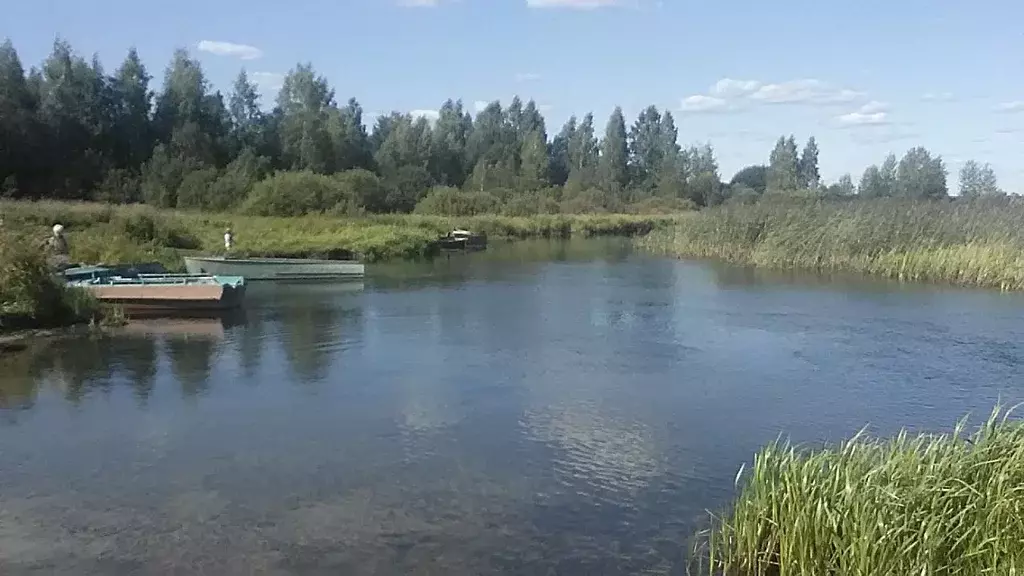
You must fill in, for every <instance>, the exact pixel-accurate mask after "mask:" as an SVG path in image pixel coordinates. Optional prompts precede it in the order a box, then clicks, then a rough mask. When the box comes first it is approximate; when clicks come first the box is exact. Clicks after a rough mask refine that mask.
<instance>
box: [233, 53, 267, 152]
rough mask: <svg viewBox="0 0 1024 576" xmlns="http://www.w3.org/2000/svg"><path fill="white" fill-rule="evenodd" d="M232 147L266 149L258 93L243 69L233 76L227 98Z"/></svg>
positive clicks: (264, 123)
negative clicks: (233, 79) (233, 81)
mask: <svg viewBox="0 0 1024 576" xmlns="http://www.w3.org/2000/svg"><path fill="white" fill-rule="evenodd" d="M228 110H229V112H230V114H231V137H232V140H233V141H234V149H235V150H238V151H241V150H244V149H246V148H248V149H250V150H253V151H257V152H262V151H264V150H265V149H266V144H267V142H266V119H265V116H264V114H263V109H262V108H260V93H259V89H258V88H257V87H256V83H255V82H252V81H250V80H249V75H248V74H247V73H246V71H245V70H244V69H243V70H242V71H241V72H239V73H238V76H237V77H236V78H235V83H234V86H233V87H232V90H231V95H230V97H229V98H228Z"/></svg>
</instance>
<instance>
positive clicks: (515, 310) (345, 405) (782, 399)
mask: <svg viewBox="0 0 1024 576" xmlns="http://www.w3.org/2000/svg"><path fill="white" fill-rule="evenodd" d="M368 273H369V276H368V277H367V279H366V280H365V281H364V282H363V283H362V284H355V285H351V284H350V285H336V284H306V285H301V284H296V285H255V284H254V285H251V286H250V292H249V294H248V301H247V308H246V311H245V313H244V315H240V316H238V317H230V318H224V319H219V320H206V321H190V322H185V321H176V322H147V323H141V324H138V325H134V326H132V327H130V328H128V329H125V330H124V331H123V332H119V333H117V334H113V335H109V336H106V337H102V338H100V337H92V338H77V339H68V340H63V341H58V342H54V343H50V344H46V345H43V344H38V345H34V346H33V347H31V348H30V349H29V350H26V351H24V352H22V353H19V354H16V355H11V356H7V357H5V358H2V359H0V574H4V575H22V574H47V575H51V574H60V575H64V574H67V575H72V574H73V575H90V574H104V575H108V574H113V575H118V574H133V575H135V574H140V575H149V574H153V575H156V574H160V575H162V574H211V575H234V574H273V575H291V574H332V575H333V574H352V575H363V574H367V575H369V574H374V575H376V574H381V575H384V574H387V575H391V574H439V575H471V574H472V575H477V574H531V575H534V574H540V575H544V574H559V575H576V574H606V575H615V574H639V573H648V574H683V573H684V572H685V565H684V562H685V558H686V551H687V550H686V547H687V543H688V542H689V540H690V538H691V535H692V534H693V533H694V531H695V530H697V529H698V528H700V526H701V522H702V521H703V519H704V518H705V515H706V512H705V511H706V510H707V509H713V510H714V509H720V508H721V507H722V506H725V505H727V503H728V501H729V498H730V497H731V495H732V490H733V479H734V477H735V474H736V472H737V470H738V469H739V467H740V465H741V464H742V463H743V462H745V461H748V460H749V459H750V458H751V456H752V454H753V453H754V451H755V450H756V449H757V448H758V447H759V446H761V445H763V444H765V443H767V442H769V441H771V440H773V439H774V438H776V437H777V436H778V435H779V434H786V435H789V436H791V437H792V438H793V439H794V440H797V441H801V442H808V443H816V442H821V441H828V440H839V439H841V438H843V437H846V436H849V435H851V434H853V433H855V432H856V431H857V430H859V429H860V428H861V427H863V426H864V425H866V424H870V425H871V428H870V430H871V431H872V432H874V433H878V434H891V433H893V432H895V431H897V430H898V429H899V428H900V427H904V426H905V427H909V428H911V429H914V430H925V431H943V430H947V429H949V428H951V426H952V425H953V424H954V422H955V421H956V420H957V419H958V418H959V417H961V416H963V415H964V414H966V413H967V412H969V411H971V412H973V413H975V414H979V415H984V414H985V413H987V412H988V411H989V410H990V409H991V408H992V406H993V405H994V404H995V403H996V402H997V401H998V400H1000V399H1002V400H1003V401H1004V402H1006V403H1011V404H1012V403H1015V402H1019V401H1022V400H1024V377H1022V376H1024V297H1022V296H1020V295H1007V294H999V293H995V292H989V291H980V290H957V289H950V288H940V287H934V286H932V287H927V286H906V285H904V286H900V285H897V284H893V283H885V282H874V281H863V280H859V281H858V280H850V279H827V278H821V277H801V276H798V275H781V276H779V275H775V276H773V275H770V274H764V273H760V272H753V271H750V270H745V269H739V268H730V267H725V266H721V265H715V264H710V263H696V262H681V261H674V260H668V259H660V258H654V257H650V256H645V255H642V254H637V253H634V252H632V251H631V250H630V248H629V245H628V243H626V242H623V241H598V240H589V241H572V242H568V243H556V242H551V243H548V242H532V241H531V242H521V243H517V244H508V245H501V244H499V245H495V246H493V247H492V248H491V249H490V250H488V251H487V252H483V253H478V254H473V255H468V256H463V255H459V256H453V257H452V258H451V259H447V258H441V259H439V260H437V261H435V262H433V263H418V264H401V265H381V266H371V267H368Z"/></svg>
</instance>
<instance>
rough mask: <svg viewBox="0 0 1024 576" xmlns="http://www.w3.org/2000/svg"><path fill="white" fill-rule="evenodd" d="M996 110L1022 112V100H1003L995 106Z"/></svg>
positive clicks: (1023, 106) (1023, 103)
mask: <svg viewBox="0 0 1024 576" xmlns="http://www.w3.org/2000/svg"><path fill="white" fill-rule="evenodd" d="M996 111H998V112H1024V100H1014V101H1012V102H1003V103H1001V104H999V105H998V106H996Z"/></svg>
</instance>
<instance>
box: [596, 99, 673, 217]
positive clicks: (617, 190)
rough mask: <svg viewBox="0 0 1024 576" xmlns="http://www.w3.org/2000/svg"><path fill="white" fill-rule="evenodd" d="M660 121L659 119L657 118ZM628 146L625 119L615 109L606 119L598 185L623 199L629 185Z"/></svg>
mask: <svg viewBox="0 0 1024 576" xmlns="http://www.w3.org/2000/svg"><path fill="white" fill-rule="evenodd" d="M659 120H660V118H659ZM628 162H629V144H628V143H627V142H626V119H625V117H624V116H623V115H622V108H619V107H616V108H615V110H614V111H612V115H611V116H610V117H609V118H608V125H607V127H606V128H605V132H604V139H603V140H602V141H601V154H600V157H599V158H598V161H597V173H598V184H599V185H600V186H601V188H603V189H604V190H605V192H609V193H612V194H615V195H617V196H619V198H620V199H625V191H626V186H627V185H628V184H629V166H628Z"/></svg>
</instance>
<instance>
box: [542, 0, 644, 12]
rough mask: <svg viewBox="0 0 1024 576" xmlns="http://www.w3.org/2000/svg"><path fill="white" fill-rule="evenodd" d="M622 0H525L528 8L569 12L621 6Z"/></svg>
mask: <svg viewBox="0 0 1024 576" xmlns="http://www.w3.org/2000/svg"><path fill="white" fill-rule="evenodd" d="M622 4H624V2H623V1H622V0H526V5H527V6H529V7H530V8H568V9H571V10H593V9H595V8H608V7H611V6H621V5H622Z"/></svg>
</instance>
